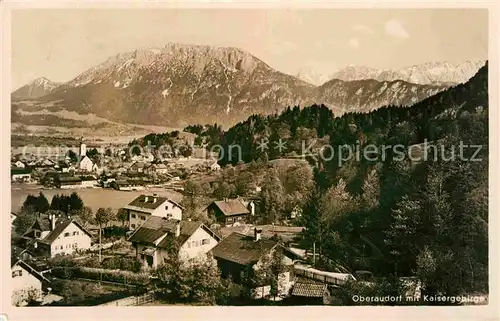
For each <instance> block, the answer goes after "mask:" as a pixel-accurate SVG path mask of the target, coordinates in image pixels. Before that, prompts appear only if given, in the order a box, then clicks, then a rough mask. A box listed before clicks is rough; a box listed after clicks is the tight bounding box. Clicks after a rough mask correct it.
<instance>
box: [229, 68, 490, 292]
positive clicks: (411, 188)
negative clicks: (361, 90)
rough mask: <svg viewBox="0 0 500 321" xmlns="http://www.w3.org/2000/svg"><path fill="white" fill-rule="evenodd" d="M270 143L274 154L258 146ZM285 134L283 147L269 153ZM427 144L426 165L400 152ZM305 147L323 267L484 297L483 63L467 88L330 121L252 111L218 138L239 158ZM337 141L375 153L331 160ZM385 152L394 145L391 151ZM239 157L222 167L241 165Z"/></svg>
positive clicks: (310, 210) (310, 111)
mask: <svg viewBox="0 0 500 321" xmlns="http://www.w3.org/2000/svg"><path fill="white" fill-rule="evenodd" d="M266 139H267V140H268V141H269V144H268V147H269V148H268V149H267V150H266V149H262V148H261V149H259V146H262V145H259V144H260V143H261V142H262V140H266ZM279 139H282V140H283V141H285V142H286V149H282V150H281V151H280V150H279V149H278V148H274V146H276V144H273V143H274V142H277V141H279ZM425 141H428V142H430V143H429V146H431V147H429V149H428V159H427V160H422V159H419V160H416V159H410V156H414V155H412V152H411V150H410V152H409V153H408V152H405V153H404V155H403V156H404V157H400V156H401V155H399V154H397V153H396V152H395V151H396V149H394V146H402V147H405V148H402V150H405V151H407V148H406V147H408V146H412V145H414V144H421V143H424V142H425ZM303 142H305V146H306V151H307V152H308V153H311V154H312V155H311V156H310V157H307V159H308V160H309V161H310V162H311V164H312V165H313V166H314V169H315V181H316V188H315V189H314V190H312V191H311V192H310V195H307V199H308V201H307V202H306V203H305V205H304V206H303V213H304V216H303V222H302V223H303V224H304V225H305V227H306V228H307V232H306V233H305V235H304V236H305V240H306V242H308V243H309V244H312V243H313V242H315V243H316V248H317V249H318V252H319V254H320V256H319V257H320V265H322V267H323V268H327V269H331V270H341V269H347V270H350V271H355V270H369V271H372V272H373V273H374V274H375V275H379V276H387V275H396V276H410V275H417V276H419V277H420V278H421V280H422V281H423V284H424V293H425V294H436V293H442V294H450V295H457V294H463V293H471V292H475V291H483V292H487V285H488V65H487V64H486V65H485V66H484V67H483V68H481V69H480V70H479V71H478V73H477V74H476V75H475V76H474V77H473V78H472V79H471V80H470V81H469V82H467V83H465V84H463V85H458V86H456V87H453V88H450V89H448V90H446V91H444V92H441V93H439V94H437V95H435V96H433V97H430V98H428V99H426V100H423V101H422V102H420V103H417V104H416V105H414V106H412V107H411V108H398V107H392V106H391V107H386V108H382V109H379V110H377V111H374V112H371V113H368V114H347V115H344V116H342V117H339V118H334V117H333V115H332V112H331V111H330V110H329V109H328V108H326V107H324V106H311V107H308V108H304V109H302V110H301V109H300V108H298V107H295V108H289V109H287V110H286V111H285V112H283V113H282V114H280V115H272V116H267V117H264V116H252V117H250V118H249V119H248V120H247V121H245V122H243V123H240V124H238V125H236V126H234V127H232V128H231V129H230V130H229V131H228V132H227V133H225V134H224V135H223V137H222V145H223V148H224V150H229V146H230V145H240V146H241V148H242V161H244V162H250V161H258V162H261V161H263V162H266V161H267V160H271V159H274V158H281V157H296V156H297V155H301V154H302V153H303V152H304V148H303ZM314 142H315V143H314ZM342 145H349V146H351V148H352V149H353V150H355V147H356V146H358V149H360V150H361V151H363V150H366V147H367V146H368V145H372V146H375V147H374V148H376V149H378V154H370V156H369V157H366V156H365V157H363V152H361V157H358V159H356V157H351V158H350V159H349V160H344V159H340V157H339V155H338V153H336V154H335V155H333V157H332V155H331V151H332V150H333V151H335V152H337V151H338V150H339V146H342ZM472 145H473V146H472ZM310 146H313V147H311V148H309V147H310ZM322 146H331V147H328V148H323V149H322V148H321V147H322ZM384 146H386V147H387V146H390V147H391V148H388V149H386V152H385V154H383V153H382V152H381V150H382V149H383V147H384ZM461 146H462V148H461ZM464 146H466V147H464ZM467 146H468V147H467ZM343 149H344V150H346V149H347V147H343ZM233 150H234V149H233ZM322 155H323V157H321V156H322ZM235 156H237V155H232V159H230V158H229V155H225V157H224V159H223V160H222V162H221V163H223V164H228V163H233V164H235V163H237V162H238V161H239V160H238V158H237V157H235ZM273 190H275V191H276V193H284V192H283V189H280V188H274V189H273ZM270 199H274V200H280V199H284V198H283V197H278V196H277V197H270ZM274 206H276V207H277V208H283V206H281V207H280V204H275V205H274ZM268 210H269V209H268ZM271 212H272V213H273V216H274V217H276V219H277V220H279V219H280V213H276V212H275V211H271ZM281 215H283V216H284V215H286V213H281Z"/></svg>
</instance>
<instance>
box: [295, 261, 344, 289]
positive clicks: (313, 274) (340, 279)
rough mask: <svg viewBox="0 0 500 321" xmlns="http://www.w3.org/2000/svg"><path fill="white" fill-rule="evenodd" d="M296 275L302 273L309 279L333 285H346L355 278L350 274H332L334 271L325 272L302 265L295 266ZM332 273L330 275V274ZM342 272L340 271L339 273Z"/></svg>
mask: <svg viewBox="0 0 500 321" xmlns="http://www.w3.org/2000/svg"><path fill="white" fill-rule="evenodd" d="M294 272H295V275H301V276H303V277H306V278H308V279H312V280H316V281H321V282H323V283H328V284H332V285H344V284H346V283H347V281H349V280H354V277H353V276H352V275H350V274H341V275H339V276H334V275H331V274H332V273H329V272H323V271H319V270H315V269H310V268H307V267H302V266H297V265H296V266H295V267H294ZM329 274H330V275H329ZM339 274H340V273H339Z"/></svg>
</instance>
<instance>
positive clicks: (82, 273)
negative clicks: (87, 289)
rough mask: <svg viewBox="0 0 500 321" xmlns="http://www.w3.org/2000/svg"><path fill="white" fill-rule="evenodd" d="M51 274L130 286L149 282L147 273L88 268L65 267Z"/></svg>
mask: <svg viewBox="0 0 500 321" xmlns="http://www.w3.org/2000/svg"><path fill="white" fill-rule="evenodd" d="M68 270H69V271H68ZM52 274H53V275H54V276H56V277H62V278H66V276H68V275H71V277H73V278H84V279H91V280H101V281H109V282H117V283H124V284H131V285H146V284H148V283H149V282H150V277H149V275H148V274H147V273H134V272H130V271H120V270H109V269H100V268H89V267H66V268H64V269H59V270H53V271H52Z"/></svg>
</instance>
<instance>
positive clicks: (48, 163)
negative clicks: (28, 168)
mask: <svg viewBox="0 0 500 321" xmlns="http://www.w3.org/2000/svg"><path fill="white" fill-rule="evenodd" d="M55 164H56V163H55V162H54V161H53V160H51V159H49V158H42V159H39V160H38V161H36V162H35V164H34V167H38V168H46V167H54V165H55Z"/></svg>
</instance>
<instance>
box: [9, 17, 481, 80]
mask: <svg viewBox="0 0 500 321" xmlns="http://www.w3.org/2000/svg"><path fill="white" fill-rule="evenodd" d="M11 19H12V20H11V23H12V25H11V32H12V34H11V43H12V47H11V49H12V50H11V55H12V56H11V58H12V60H11V61H12V87H13V89H15V88H18V87H20V86H22V85H24V84H26V83H28V82H30V81H31V80H33V79H35V78H38V77H46V78H48V79H50V80H52V81H56V82H65V81H69V80H71V79H73V78H75V77H76V76H78V75H79V74H80V73H82V72H84V71H85V70H87V69H89V68H91V67H93V66H95V65H98V64H100V63H103V62H104V61H105V60H106V59H107V58H108V57H110V56H112V55H116V54H118V53H121V52H127V51H133V50H135V49H137V48H150V47H163V46H164V45H165V44H166V43H168V42H178V43H184V44H196V45H212V46H223V47H226V46H227V47H238V48H240V49H243V50H246V51H248V52H250V53H251V54H253V55H254V56H256V57H258V58H259V59H261V60H263V61H264V62H266V63H267V64H268V65H270V66H271V67H273V68H275V69H277V70H279V71H282V72H285V73H288V74H292V75H296V74H297V73H298V72H299V71H303V70H306V71H307V70H310V71H312V72H315V73H319V74H325V75H330V74H332V73H334V72H335V71H337V70H339V69H341V68H343V67H345V66H347V65H362V66H368V67H373V68H402V67H406V66H411V65H416V64H421V63H425V62H432V61H448V62H461V61H464V60H484V59H487V54H488V11H487V10H486V9H158V8H156V9H16V10H13V11H12V15H11Z"/></svg>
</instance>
